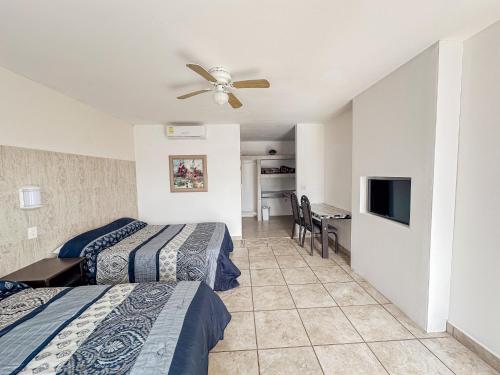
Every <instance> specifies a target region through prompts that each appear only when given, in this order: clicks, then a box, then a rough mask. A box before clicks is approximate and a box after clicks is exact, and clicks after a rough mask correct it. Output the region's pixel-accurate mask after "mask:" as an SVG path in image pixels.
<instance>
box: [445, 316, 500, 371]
mask: <svg viewBox="0 0 500 375" xmlns="http://www.w3.org/2000/svg"><path fill="white" fill-rule="evenodd" d="M446 332H448V333H449V334H450V335H451V336H453V337H454V338H455V339H457V341H458V342H460V343H461V344H462V345H463V346H465V347H466V348H467V349H469V350H471V351H473V352H474V353H476V354H477V355H478V356H479V358H481V359H482V360H483V361H485V362H486V363H487V364H489V365H490V366H491V367H493V368H494V369H495V370H496V371H500V358H499V357H498V356H496V355H495V354H494V353H492V352H490V351H489V350H488V349H486V348H485V347H484V346H482V345H481V344H480V343H478V342H477V341H476V340H474V339H473V338H472V337H470V336H469V335H467V334H466V333H464V332H463V331H462V330H461V329H459V328H457V327H455V326H454V325H453V324H451V323H450V322H446Z"/></svg>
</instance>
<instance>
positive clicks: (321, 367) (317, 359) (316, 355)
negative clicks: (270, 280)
mask: <svg viewBox="0 0 500 375" xmlns="http://www.w3.org/2000/svg"><path fill="white" fill-rule="evenodd" d="M286 287H287V289H288V293H290V297H291V298H292V301H293V304H294V306H295V311H297V315H298V316H299V319H300V323H301V324H302V328H303V329H304V332H305V333H306V336H307V339H308V340H309V343H310V344H311V349H312V351H313V353H314V356H315V357H316V361H318V364H319V367H320V369H321V372H322V373H323V375H325V371H324V369H323V366H322V365H321V362H320V360H319V358H318V354H317V353H316V350H314V346H313V343H312V340H311V337H310V336H309V332H307V328H306V326H305V324H304V321H303V320H302V316H301V315H300V311H299V309H298V307H297V304H296V303H295V300H294V299H293V295H292V292H291V290H290V288H289V287H288V285H287V286H286Z"/></svg>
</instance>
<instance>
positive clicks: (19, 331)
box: [0, 281, 231, 375]
mask: <svg viewBox="0 0 500 375" xmlns="http://www.w3.org/2000/svg"><path fill="white" fill-rule="evenodd" d="M0 283H2V282H1V281H0ZM3 283H4V284H6V285H7V286H9V285H14V283H11V282H3ZM0 287H1V285H0ZM23 288H24V289H22V288H17V289H16V290H14V292H15V293H8V294H7V297H6V298H3V299H2V298H1V296H0V375H4V374H5V375H7V374H30V375H34V374H38V375H43V374H88V375H90V374H137V375H139V374H141V375H148V374H151V375H161V374H164V375H168V374H171V375H177V374H186V375H189V374H192V375H199V374H206V373H207V371H208V353H209V351H210V349H212V348H213V347H214V346H215V345H216V344H217V342H218V340H220V339H222V338H223V334H224V329H225V327H226V325H227V324H228V322H229V320H230V319H231V315H230V314H229V312H228V311H227V309H226V307H225V306H224V304H223V303H222V301H221V300H220V298H219V297H218V296H217V295H216V294H215V293H214V292H213V291H212V290H211V289H210V288H209V287H208V286H207V285H206V284H204V283H202V282H199V281H194V282H193V281H183V282H180V283H178V284H176V283H144V284H119V285H115V286H106V285H87V286H81V287H77V288H40V289H31V288H28V287H26V286H23ZM21 289H22V290H21Z"/></svg>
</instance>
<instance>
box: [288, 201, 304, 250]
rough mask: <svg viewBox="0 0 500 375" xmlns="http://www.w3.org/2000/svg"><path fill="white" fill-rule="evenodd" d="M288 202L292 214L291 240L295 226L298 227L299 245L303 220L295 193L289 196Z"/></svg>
mask: <svg viewBox="0 0 500 375" xmlns="http://www.w3.org/2000/svg"><path fill="white" fill-rule="evenodd" d="M290 202H291V203H292V213H293V228H292V236H291V238H292V240H293V238H294V237H295V230H296V227H297V225H298V226H299V244H300V238H301V234H302V227H303V226H304V218H303V217H302V212H301V209H300V206H299V200H298V199H297V195H296V194H295V193H292V194H290Z"/></svg>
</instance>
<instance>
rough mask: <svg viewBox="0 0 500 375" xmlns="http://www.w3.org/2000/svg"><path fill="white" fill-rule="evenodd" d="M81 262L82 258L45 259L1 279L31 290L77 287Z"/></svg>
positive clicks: (80, 272) (79, 282) (80, 275)
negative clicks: (17, 283)
mask: <svg viewBox="0 0 500 375" xmlns="http://www.w3.org/2000/svg"><path fill="white" fill-rule="evenodd" d="M83 260H84V258H66V259H60V258H45V259H42V260H40V261H38V262H36V263H33V264H30V265H29V266H26V267H24V268H21V269H20V270H18V271H16V272H12V273H11V274H9V275H5V276H3V277H2V279H3V280H11V281H19V282H22V283H25V284H28V285H29V286H31V287H33V288H41V287H50V286H52V287H54V286H77V285H80V284H81V280H82V263H83Z"/></svg>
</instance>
